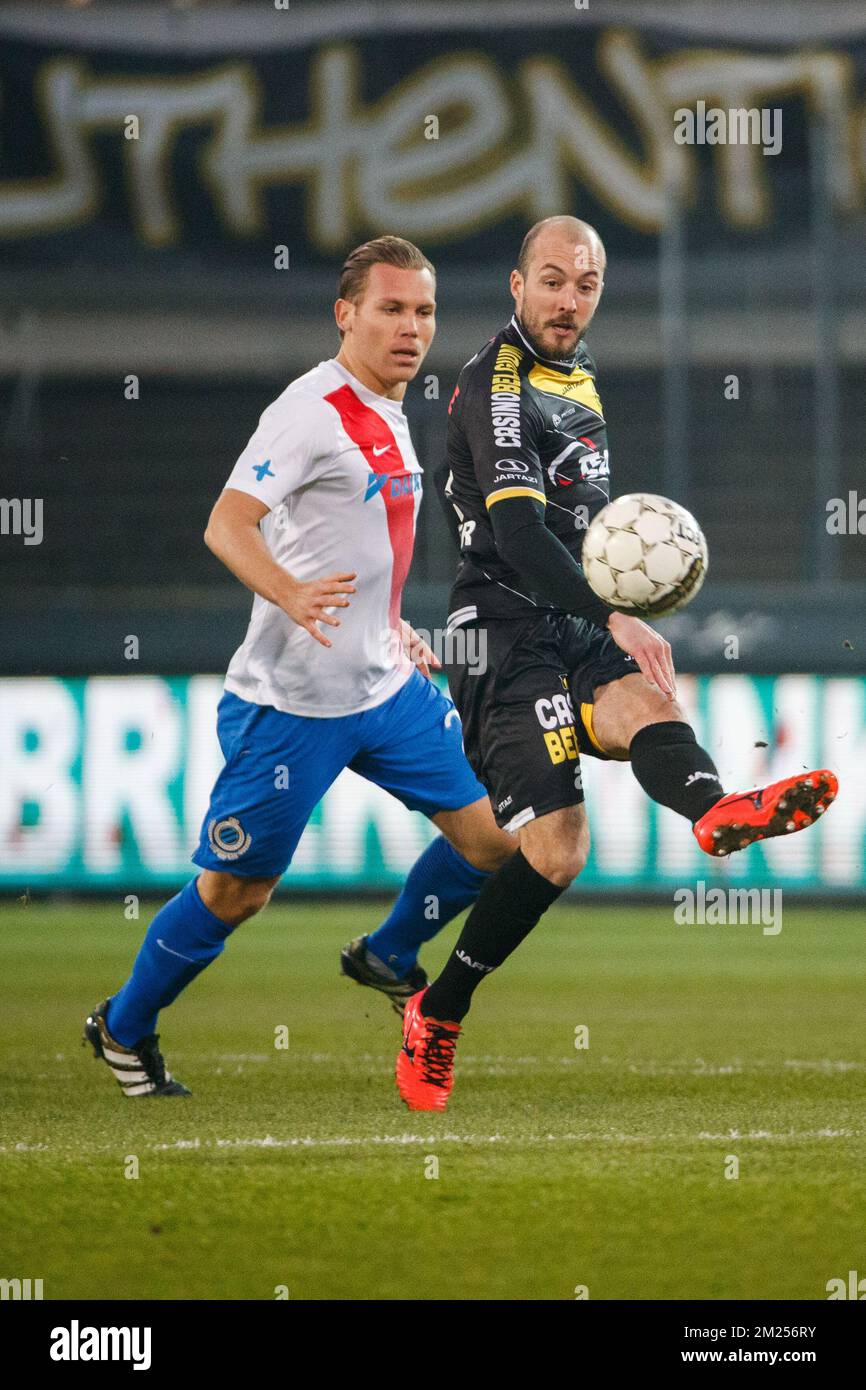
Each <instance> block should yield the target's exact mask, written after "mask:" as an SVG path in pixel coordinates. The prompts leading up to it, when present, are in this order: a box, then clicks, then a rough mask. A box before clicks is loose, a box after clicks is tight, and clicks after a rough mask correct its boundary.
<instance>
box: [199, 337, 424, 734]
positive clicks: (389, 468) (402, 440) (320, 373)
mask: <svg viewBox="0 0 866 1390" xmlns="http://www.w3.org/2000/svg"><path fill="white" fill-rule="evenodd" d="M421 475H422V469H421V466H420V464H419V463H418V460H417V458H416V457H415V450H414V449H413V448H412V441H411V439H410V437H409V426H408V424H407V422H406V417H405V415H404V414H403V407H402V404H401V403H400V402H399V401H394V400H388V399H386V397H384V396H379V395H377V394H376V392H375V391H370V390H369V389H368V388H367V387H366V386H362V384H361V382H360V381H358V379H357V378H356V377H354V376H353V375H352V373H351V372H348V371H347V370H346V369H345V367H343V366H341V365H340V363H338V362H336V361H335V360H333V359H331V360H330V361H328V362H320V363H319V365H318V366H317V367H314V368H313V369H312V371H309V372H306V373H305V374H304V375H303V376H301V377H298V379H297V381H293V382H292V383H291V384H290V385H289V386H287V387H286V389H285V391H284V392H283V393H282V395H281V396H278V397H277V399H276V400H275V401H274V402H273V404H272V405H269V406H268V407H267V409H266V410H265V411H264V413H263V415H262V417H261V419H260V421H259V426H258V429H257V430H256V432H255V434H254V435H253V437H252V438H251V440H250V442H249V444H248V445H247V447H246V448H245V449H244V451H243V453H242V454H241V456H240V458H239V459H238V461H237V463H236V464H235V466H234V468H233V470H232V472H231V475H230V476H229V479H228V482H227V483H226V487H230V488H235V489H236V490H237V491H239V492H247V493H249V494H250V496H251V497H258V498H259V499H260V500H261V501H262V502H264V503H266V505H267V506H268V507H269V508H270V511H269V512H268V514H267V515H266V516H265V517H263V518H262V521H261V523H260V524H261V531H262V535H263V536H264V538H265V541H266V543H267V545H268V548H269V550H270V552H271V554H272V555H273V557H274V559H275V560H276V561H277V563H278V564H280V565H282V566H283V568H284V569H287V570H288V571H289V572H290V573H291V574H292V575H294V577H295V578H296V579H300V580H309V579H322V578H325V577H326V576H327V575H330V574H335V573H337V572H339V571H353V570H354V571H356V572H357V576H358V577H357V579H356V580H354V583H355V585H356V588H357V592H356V593H354V594H350V595H348V598H349V602H350V606H349V607H348V608H336V609H334V610H332V611H333V612H335V613H336V615H337V616H338V617H339V618H340V620H341V624H342V625H341V626H340V627H336V628H334V627H328V626H326V625H324V626H322V627H321V631H322V632H323V633H324V634H325V635H326V636H327V637H329V638H330V640H331V642H332V643H333V645H332V646H331V647H323V646H322V644H321V643H320V642H317V641H316V640H315V638H313V637H311V636H310V634H309V633H308V632H306V631H305V629H304V628H301V627H299V626H298V625H297V623H294V622H292V620H291V618H289V617H288V616H287V614H285V613H284V612H283V611H282V609H280V608H277V607H276V605H275V604H273V603H269V602H268V601H267V600H266V599H263V598H261V597H259V596H258V595H256V598H255V600H254V602H253V611H252V616H251V618H250V625H249V628H248V629H247V635H246V638H245V639H244V642H243V644H242V645H241V646H240V647H239V648H238V650H237V651H236V652H235V654H234V656H233V657H232V660H231V664H230V665H229V669H228V673H227V675H226V682H225V685H226V689H227V690H230V691H232V692H233V693H234V694H235V695H239V696H240V697H241V699H243V700H251V701H253V702H254V703H256V704H261V705H272V706H274V708H276V709H279V710H284V711H285V712H286V713H287V714H300V715H312V716H318V717H321V718H333V717H336V716H339V715H345V714H356V713H357V712H358V711H360V710H365V709H370V708H371V707H372V706H374V705H379V704H381V703H382V701H383V700H387V699H388V698H389V697H390V696H391V695H394V694H396V692H397V691H398V690H399V689H400V687H401V685H403V683H404V682H405V681H406V680H408V678H409V676H410V675H411V673H412V669H413V668H412V665H411V663H410V662H409V660H408V659H407V658H406V657H405V656H404V655H403V653H402V651H401V650H400V647H399V643H398V642H396V641H394V640H393V637H392V636H391V634H393V633H394V632H396V631H399V620H400V599H401V594H402V591H403V585H404V583H405V580H406V576H407V574H408V572H409V565H410V564H411V561H412V547H413V544H414V540H415V520H416V517H417V513H418V507H419V505H420V502H421Z"/></svg>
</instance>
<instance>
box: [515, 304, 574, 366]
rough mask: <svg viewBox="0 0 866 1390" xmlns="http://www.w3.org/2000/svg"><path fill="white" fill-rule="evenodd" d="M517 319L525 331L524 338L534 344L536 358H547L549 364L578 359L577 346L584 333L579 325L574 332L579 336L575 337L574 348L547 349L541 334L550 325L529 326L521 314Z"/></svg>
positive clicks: (555, 347) (553, 347) (534, 324)
mask: <svg viewBox="0 0 866 1390" xmlns="http://www.w3.org/2000/svg"><path fill="white" fill-rule="evenodd" d="M517 319H518V323H519V324H520V327H521V328H522V329H523V333H524V336H525V337H526V338H528V339H529V342H530V343H531V344H532V348H533V351H534V352H535V355H536V357H546V358H547V360H548V362H571V361H573V359H574V358H575V357H576V355H577V345H578V343H579V342H580V338H581V334H582V333H583V329H582V328H581V326H580V325H579V324H578V325H576V326H575V330H574V331H575V333H576V335H577V336H576V337H575V340H574V346H573V347H571V348H562V347H557V346H556V345H555V344H554V345H553V346H552V347H547V346H545V344H544V343H543V342H542V341H541V337H540V334H541V333H543V332H544V330H545V328H547V327H549V325H548V324H545V323H539V324H536V323H533V324H532V325H531V326H530V325H529V324H527V322H526V320H525V319H524V318H521V317H520V315H519V314H518V316H517Z"/></svg>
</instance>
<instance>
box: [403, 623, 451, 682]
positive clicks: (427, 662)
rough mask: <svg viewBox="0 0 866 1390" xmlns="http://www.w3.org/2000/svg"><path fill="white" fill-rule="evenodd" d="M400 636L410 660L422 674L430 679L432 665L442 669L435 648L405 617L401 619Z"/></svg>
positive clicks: (437, 669) (434, 668) (434, 667)
mask: <svg viewBox="0 0 866 1390" xmlns="http://www.w3.org/2000/svg"><path fill="white" fill-rule="evenodd" d="M400 637H401V640H402V642H403V650H404V652H405V653H406V655H407V656H408V658H409V660H410V661H411V662H413V663H414V665H415V666H417V667H418V670H419V671H420V672H421V675H422V676H426V677H427V679H428V680H429V679H430V668H431V666H432V668H433V670H434V671H441V670H442V662H441V661H440V660H439V658H438V656H437V655H436V653H435V652H434V650H433V648H432V647H429V646H428V645H427V643H426V642H425V641H424V639H423V637H419V636H418V633H417V632H416V631H415V629H414V627H412V626H411V624H410V623H408V622H407V621H406V619H405V618H401V619H400Z"/></svg>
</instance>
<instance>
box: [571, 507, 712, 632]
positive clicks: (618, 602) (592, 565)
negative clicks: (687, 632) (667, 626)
mask: <svg viewBox="0 0 866 1390" xmlns="http://www.w3.org/2000/svg"><path fill="white" fill-rule="evenodd" d="M582 563H583V572H584V574H585V575H586V578H587V580H588V582H589V586H590V588H591V589H592V590H593V592H594V593H596V594H597V595H598V597H599V598H600V599H603V600H604V602H605V603H608V604H610V606H611V607H612V608H618V609H619V610H620V612H622V613H631V614H633V615H634V616H635V617H641V618H661V617H664V616H665V614H667V613H675V612H676V611H677V609H678V608H684V607H685V605H686V604H687V603H690V602H691V600H692V599H693V598H694V596H695V594H696V593H697V592H698V590H699V589H700V587H701V585H702V584H703V582H704V575H705V574H706V572H707V543H706V541H705V540H704V534H703V532H702V531H701V528H700V526H699V525H698V523H697V522H696V521H695V519H694V517H693V516H692V515H691V513H690V512H687V511H686V509H685V507H681V506H680V505H679V504H678V503H677V502H671V501H670V499H669V498H667V497H657V496H656V495H655V494H654V493H652V492H629V493H626V494H625V495H624V496H622V497H615V498H614V500H613V501H612V502H608V504H607V506H606V507H604V508H603V509H602V510H601V511H600V512H599V514H598V516H597V517H595V518H594V519H593V521H592V522H591V523H590V525H589V527H588V529H587V532H586V535H585V537H584V541H583V555H582Z"/></svg>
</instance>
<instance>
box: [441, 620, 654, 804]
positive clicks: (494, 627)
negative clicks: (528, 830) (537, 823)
mask: <svg viewBox="0 0 866 1390" xmlns="http://www.w3.org/2000/svg"><path fill="white" fill-rule="evenodd" d="M473 629H474V630H473ZM461 633H462V634H463V636H462V637H461V636H460V634H461ZM447 655H448V659H447V660H446V661H445V662H444V667H445V672H446V674H447V676H448V684H449V686H450V689H451V698H452V699H453V701H454V703H455V705H456V706H457V710H458V713H459V715H460V719H461V722H462V724H463V746H464V748H465V750H466V756H467V758H468V759H469V762H470V764H471V766H472V769H473V771H474V772H475V775H476V776H477V777H478V778H479V779H480V781H482V782H483V783H484V786H485V787H486V788H487V791H488V793H489V795H490V800H491V803H492V805H493V812H494V815H495V817H496V823H497V825H500V826H502V827H503V828H504V829H505V830H510V831H516V830H518V829H519V828H520V826H521V825H524V824H525V823H526V822H527V821H529V820H533V819H534V818H535V817H536V816H543V815H546V814H547V813H548V812H550V811H558V810H559V809H560V808H561V807H563V806H576V805H578V804H579V803H580V802H582V801H583V785H582V782H581V775H580V754H581V753H588V754H589V755H590V756H591V757H595V758H607V757H608V754H607V753H605V752H604V751H603V750H602V748H601V746H600V744H599V743H598V741H597V739H596V737H595V734H594V732H593V727H592V709H593V692H594V691H595V689H596V687H597V686H599V685H607V684H608V683H609V682H610V681H616V680H620V679H621V677H623V676H629V675H633V674H634V673H635V672H637V671H638V669H639V668H638V665H637V662H636V661H635V660H634V657H631V656H626V654H625V652H624V651H622V650H621V648H619V647H618V646H617V645H616V643H615V642H614V640H613V638H612V637H611V635H610V633H609V632H607V631H606V630H605V629H604V628H600V627H596V626H595V624H594V623H590V622H587V621H586V620H585V619H583V618H574V617H571V616H570V615H569V614H554V613H533V614H531V616H530V617H528V618H508V619H487V620H486V621H484V622H483V623H472V624H466V625H464V626H462V627H458V628H456V629H455V630H454V632H453V635H452V637H451V641H450V643H449V649H448V652H447Z"/></svg>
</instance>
